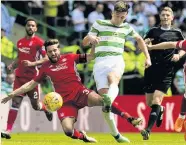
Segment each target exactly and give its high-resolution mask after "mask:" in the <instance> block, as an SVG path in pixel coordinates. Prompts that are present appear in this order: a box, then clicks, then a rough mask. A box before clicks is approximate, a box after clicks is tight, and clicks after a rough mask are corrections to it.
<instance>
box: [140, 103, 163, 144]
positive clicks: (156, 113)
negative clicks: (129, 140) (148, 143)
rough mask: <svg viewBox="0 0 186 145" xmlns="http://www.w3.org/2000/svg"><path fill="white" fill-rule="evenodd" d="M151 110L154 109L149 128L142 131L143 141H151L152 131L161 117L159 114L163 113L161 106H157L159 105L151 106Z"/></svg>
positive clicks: (151, 113)
mask: <svg viewBox="0 0 186 145" xmlns="http://www.w3.org/2000/svg"><path fill="white" fill-rule="evenodd" d="M151 108H152V110H151V112H150V115H149V121H148V126H147V127H146V129H144V130H142V131H141V135H142V136H143V140H148V139H149V136H150V132H151V129H152V127H153V125H154V123H155V122H156V120H157V118H158V116H159V113H160V111H161V106H160V105H157V104H153V105H152V106H151Z"/></svg>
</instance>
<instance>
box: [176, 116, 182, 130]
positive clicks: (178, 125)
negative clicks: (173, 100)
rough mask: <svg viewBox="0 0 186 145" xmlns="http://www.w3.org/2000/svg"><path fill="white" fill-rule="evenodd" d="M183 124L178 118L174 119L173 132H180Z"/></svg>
mask: <svg viewBox="0 0 186 145" xmlns="http://www.w3.org/2000/svg"><path fill="white" fill-rule="evenodd" d="M183 123H184V119H182V118H179V117H178V118H177V119H176V122H175V124H174V130H175V131H176V132H181V130H182V127H183Z"/></svg>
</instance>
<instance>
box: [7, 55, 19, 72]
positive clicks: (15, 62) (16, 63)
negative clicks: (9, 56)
mask: <svg viewBox="0 0 186 145" xmlns="http://www.w3.org/2000/svg"><path fill="white" fill-rule="evenodd" d="M17 65H18V59H17V58H16V60H14V61H13V62H12V63H11V64H10V65H8V70H9V71H12V70H14V69H15V68H16V67H17Z"/></svg>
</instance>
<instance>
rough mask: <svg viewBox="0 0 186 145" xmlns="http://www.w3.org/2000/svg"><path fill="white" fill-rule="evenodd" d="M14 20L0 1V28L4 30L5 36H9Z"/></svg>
mask: <svg viewBox="0 0 186 145" xmlns="http://www.w3.org/2000/svg"><path fill="white" fill-rule="evenodd" d="M14 21H15V17H11V16H10V15H9V12H8V10H7V8H6V7H5V5H3V4H2V3H1V28H3V29H4V30H6V32H5V34H4V35H6V36H7V37H9V36H10V34H11V31H12V27H13V24H14ZM1 30H2V29H1Z"/></svg>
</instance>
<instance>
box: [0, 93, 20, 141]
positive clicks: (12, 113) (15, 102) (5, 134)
mask: <svg viewBox="0 0 186 145" xmlns="http://www.w3.org/2000/svg"><path fill="white" fill-rule="evenodd" d="M22 100H23V97H22V96H16V97H14V98H13V99H12V106H11V108H10V110H9V113H8V120H7V127H6V130H5V131H2V132H1V138H6V139H10V138H11V136H10V132H11V131H12V129H13V125H14V122H15V120H16V118H17V114H18V110H19V107H20V105H21V102H22Z"/></svg>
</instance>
